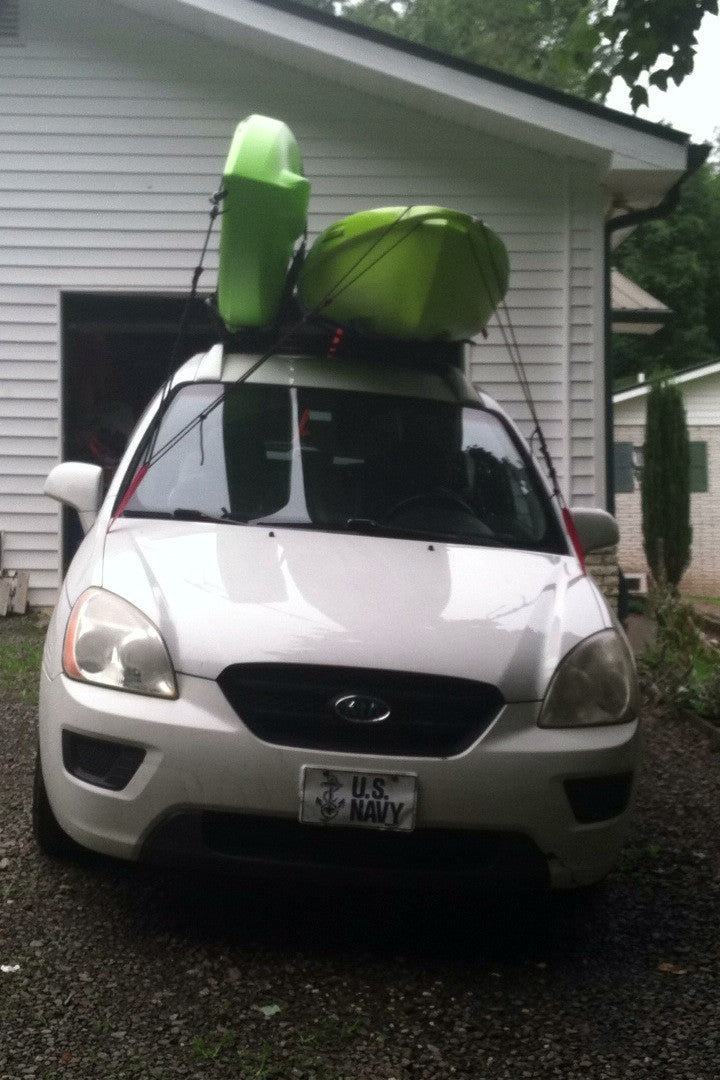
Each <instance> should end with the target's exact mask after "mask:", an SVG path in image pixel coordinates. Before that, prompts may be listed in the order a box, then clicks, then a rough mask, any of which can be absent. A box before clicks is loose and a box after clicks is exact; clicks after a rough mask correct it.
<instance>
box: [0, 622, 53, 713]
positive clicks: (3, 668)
mask: <svg viewBox="0 0 720 1080" xmlns="http://www.w3.org/2000/svg"><path fill="white" fill-rule="evenodd" d="M46 628H47V619H46V618H45V617H44V616H39V615H36V614H34V613H30V614H28V615H8V616H6V617H5V618H1V619H0V687H2V693H3V696H4V697H5V698H6V699H8V698H10V699H12V700H14V701H22V702H23V703H25V704H27V705H37V700H38V680H39V675H40V661H41V660H42V651H43V641H44V640H45V630H46Z"/></svg>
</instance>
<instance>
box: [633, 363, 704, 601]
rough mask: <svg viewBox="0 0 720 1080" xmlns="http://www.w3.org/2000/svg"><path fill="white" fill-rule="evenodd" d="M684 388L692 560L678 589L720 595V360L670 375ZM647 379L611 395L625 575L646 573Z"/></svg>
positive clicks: (697, 594) (692, 593) (695, 593)
mask: <svg viewBox="0 0 720 1080" xmlns="http://www.w3.org/2000/svg"><path fill="white" fill-rule="evenodd" d="M671 381H672V382H674V383H675V384H676V385H677V386H679V387H680V389H681V390H682V395H683V400H684V402H685V412H686V415H687V423H688V431H689V435H690V492H691V494H690V515H691V521H692V529H693V539H692V559H691V562H690V567H689V569H688V570H687V571H686V572H685V575H684V577H683V578H682V581H681V582H680V588H681V589H682V591H683V592H685V593H688V594H690V595H694V596H703V595H707V596H720V544H718V536H719V535H720V484H719V483H718V477H720V363H716V364H707V365H705V366H704V367H699V368H694V369H693V370H691V371H684V372H682V373H681V374H678V375H676V376H674V377H673V379H672V380H671ZM649 389H650V388H649V386H648V384H647V383H641V384H639V385H638V386H635V387H633V388H632V389H631V390H625V391H623V392H622V393H618V394H615V396H614V399H613V401H614V412H615V505H616V514H617V519H618V524H619V525H620V548H619V553H618V554H619V561H620V566H621V567H622V569H623V570H624V571H625V572H626V573H629V574H633V575H637V574H644V575H647V563H646V560H645V556H644V553H643V541H642V516H641V509H640V482H639V478H640V471H641V469H642V449H643V444H644V442H645V403H646V400H647V395H648V393H649Z"/></svg>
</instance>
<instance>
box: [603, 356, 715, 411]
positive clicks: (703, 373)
mask: <svg viewBox="0 0 720 1080" xmlns="http://www.w3.org/2000/svg"><path fill="white" fill-rule="evenodd" d="M718 373H720V360H716V361H715V363H713V364H706V365H705V366H704V367H701V368H694V369H693V370H692V371H684V372H681V373H680V374H679V375H671V376H670V378H669V379H668V382H669V383H671V384H672V385H673V386H680V385H681V384H683V383H689V382H695V381H696V380H698V379H706V378H707V377H708V376H709V375H717V374H718ZM651 388H652V381H650V382H644V383H641V384H640V385H639V386H634V387H633V388H632V389H631V390H620V391H619V392H618V393H617V394H613V402H614V403H615V404H617V405H619V404H620V403H621V402H623V401H632V400H633V398H639V397H645V396H646V395H647V394H649V393H650V390H651Z"/></svg>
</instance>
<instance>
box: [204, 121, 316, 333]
mask: <svg viewBox="0 0 720 1080" xmlns="http://www.w3.org/2000/svg"><path fill="white" fill-rule="evenodd" d="M222 185H223V192H224V196H223V204H222V228H221V233H220V262H219V268H218V310H219V312H220V317H221V318H222V320H223V322H224V323H225V324H226V326H227V327H228V328H229V329H236V328H238V327H265V326H270V325H272V324H273V323H274V322H275V320H276V318H277V316H278V314H279V311H280V306H281V303H282V299H283V294H284V291H285V281H286V277H287V270H288V264H289V262H290V258H291V256H292V253H293V247H294V244H295V241H296V240H297V239H298V237H299V236H301V235H302V233H303V232H304V230H305V224H306V220H307V209H308V202H309V199H310V184H309V183H308V181H307V180H306V179H305V177H304V176H303V175H302V159H301V157H300V150H299V148H298V144H297V142H296V140H295V136H294V135H293V133H292V132H291V130H290V128H289V127H288V126H287V124H284V123H283V122H282V121H281V120H274V119H272V118H271V117H269V116H259V115H257V114H255V115H252V116H248V117H247V118H246V119H245V120H243V121H242V122H241V123H240V124H238V126H237V128H236V130H235V135H234V136H233V140H232V143H231V144H230V151H229V153H228V157H227V162H226V164H225V170H224V172H223V180H222Z"/></svg>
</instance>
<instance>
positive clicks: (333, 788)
mask: <svg viewBox="0 0 720 1080" xmlns="http://www.w3.org/2000/svg"><path fill="white" fill-rule="evenodd" d="M323 776H324V777H325V779H324V780H323V782H322V783H321V784H320V787H321V788H322V789H323V793H322V795H318V797H317V798H316V800H315V802H316V803H317V805H318V806H319V807H320V817H321V818H322V819H323V821H332V819H333V818H334V817H337V815H338V814H339V813H340V811H341V810H342V808H343V806H344V805H345V800H344V799H338V798H337V793H338V791H340V789H341V788H342V784H341V783H340V781H339V780H338V778H337V776H335V775H334V773H331V772H328V770H327V769H325V770H323Z"/></svg>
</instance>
